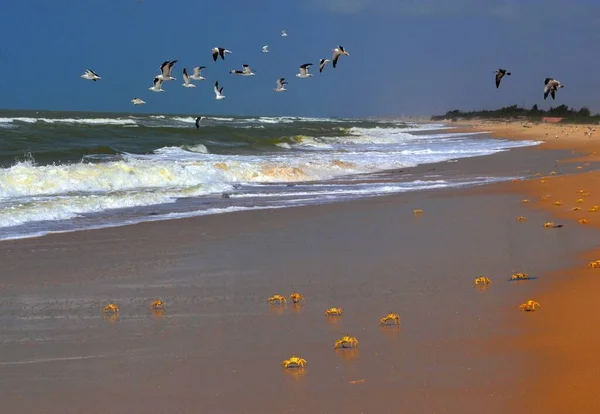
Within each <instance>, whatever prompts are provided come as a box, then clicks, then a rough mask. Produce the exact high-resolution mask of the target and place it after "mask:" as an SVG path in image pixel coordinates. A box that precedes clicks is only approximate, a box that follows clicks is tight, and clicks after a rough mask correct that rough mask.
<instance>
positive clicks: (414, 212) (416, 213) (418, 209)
mask: <svg viewBox="0 0 600 414" xmlns="http://www.w3.org/2000/svg"><path fill="white" fill-rule="evenodd" d="M413 214H414V215H417V216H418V215H421V214H423V210H422V209H420V208H415V209H414V210H413Z"/></svg>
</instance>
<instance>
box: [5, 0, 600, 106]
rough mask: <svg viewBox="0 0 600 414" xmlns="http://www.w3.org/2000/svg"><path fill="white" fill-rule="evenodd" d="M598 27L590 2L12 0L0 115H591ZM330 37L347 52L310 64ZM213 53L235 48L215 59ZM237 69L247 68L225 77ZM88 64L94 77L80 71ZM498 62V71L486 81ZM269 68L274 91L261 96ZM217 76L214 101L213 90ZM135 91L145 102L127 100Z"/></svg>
mask: <svg viewBox="0 0 600 414" xmlns="http://www.w3.org/2000/svg"><path fill="white" fill-rule="evenodd" d="M598 27H600V1H598V0H570V1H566V0H521V1H519V0H452V1H448V0H304V1H292V0H277V1H276V0H269V1H267V0H252V1H247V0H244V1H242V0H219V1H210V0H209V1H198V0H170V1H165V0H141V1H136V0H77V1H74V0H53V1H49V0H19V1H10V2H7V4H5V5H4V6H3V13H2V14H1V15H0V35H2V38H3V39H5V41H4V42H2V44H1V45H0V59H1V61H2V63H3V64H2V65H1V66H0V74H1V78H2V81H0V108H5V109H43V110H82V111H106V112H149V113H181V114H200V115H201V114H209V115H210V114H213V115H226V114H228V115H273V116H280V115H289V116H319V117H329V116H342V117H367V116H401V115H404V116H428V115H431V114H438V113H444V112H446V111H448V110H452V109H462V110H473V109H483V108H485V109H493V108H498V107H501V106H505V105H512V104H518V105H525V106H527V107H531V106H532V105H533V104H538V106H539V107H540V108H548V107H550V106H558V105H561V104H566V105H568V106H570V107H577V108H579V107H581V106H587V107H589V108H590V109H591V110H592V111H593V112H600V76H598V73H599V72H600V53H599V52H600V30H598ZM282 29H286V30H287V32H288V34H289V36H288V37H281V35H280V32H281V30H282ZM265 44H268V45H269V49H270V52H269V53H268V54H263V53H261V47H262V46H263V45H265ZM338 44H340V45H342V46H344V47H345V48H346V50H347V51H348V52H349V53H350V56H343V57H341V58H340V61H339V64H338V67H337V68H336V69H333V67H332V66H328V67H327V68H326V69H325V71H324V72H323V73H322V74H320V73H318V63H319V59H320V58H331V50H332V49H333V48H334V47H336V46H337V45H338ZM214 46H220V47H224V48H227V49H229V50H231V51H232V52H233V53H232V54H231V55H228V56H226V59H225V61H222V60H219V61H218V62H216V63H215V62H213V61H212V58H211V48H212V47H214ZM175 59H177V60H178V62H177V64H176V65H175V66H174V69H173V76H174V77H175V78H177V80H176V81H169V82H165V83H164V85H163V89H164V90H165V92H164V93H154V92H151V91H149V90H148V88H149V87H150V86H152V79H153V78H154V76H155V75H157V74H158V73H159V66H160V64H161V63H162V62H163V61H165V60H175ZM304 63H313V64H314V65H315V66H314V68H313V70H312V73H313V74H314V76H313V77H312V78H310V79H298V78H296V77H295V74H296V73H298V67H299V66H300V65H301V64H304ZM242 64H249V65H250V66H251V67H252V68H253V69H254V70H255V71H256V76H254V77H237V76H234V75H231V74H229V71H230V70H231V69H241V65H242ZM194 66H207V68H206V69H205V70H204V71H203V75H204V76H205V77H206V80H205V81H201V82H196V84H197V88H195V89H187V88H183V87H182V86H181V84H182V83H183V82H182V73H181V72H182V70H183V68H184V67H186V68H187V69H188V71H189V72H191V70H192V68H193V67H194ZM86 68H90V69H92V70H94V71H95V72H97V73H98V74H99V75H100V76H102V80H100V81H98V82H91V81H86V80H84V79H81V78H80V75H81V74H82V73H83V72H84V71H85V69H86ZM498 68H505V69H507V70H509V71H510V72H511V73H512V75H511V76H510V77H505V78H504V80H503V83H502V85H501V87H500V88H499V89H496V88H495V85H494V71H495V70H496V69H498ZM279 77H285V78H286V79H287V80H288V81H289V85H287V89H288V91H287V92H284V93H274V92H273V88H274V87H275V82H276V80H277V79H278V78H279ZM547 77H552V78H555V79H558V80H560V81H561V82H562V83H563V84H564V85H565V87H564V88H563V89H561V90H559V91H558V94H557V99H556V100H555V101H544V99H543V88H544V84H543V82H544V79H545V78H547ZM215 80H218V81H219V83H220V84H221V86H223V87H224V91H223V92H224V94H225V95H226V97H227V98H226V99H225V100H222V101H216V100H215V99H214V94H213V91H212V88H213V84H214V81H215ZM133 97H139V98H141V99H143V100H144V101H146V102H147V104H146V105H144V106H136V107H133V106H132V104H131V102H130V101H131V99H132V98H133Z"/></svg>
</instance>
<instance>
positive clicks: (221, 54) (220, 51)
mask: <svg viewBox="0 0 600 414" xmlns="http://www.w3.org/2000/svg"><path fill="white" fill-rule="evenodd" d="M219 55H220V56H221V59H223V60H225V49H223V48H222V47H220V48H219Z"/></svg>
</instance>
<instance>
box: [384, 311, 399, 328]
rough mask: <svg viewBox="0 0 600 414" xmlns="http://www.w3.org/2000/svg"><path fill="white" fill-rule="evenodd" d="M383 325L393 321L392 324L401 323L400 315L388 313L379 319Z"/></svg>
mask: <svg viewBox="0 0 600 414" xmlns="http://www.w3.org/2000/svg"><path fill="white" fill-rule="evenodd" d="M379 322H380V323H381V324H382V325H389V323H388V322H392V323H391V324H392V325H400V315H398V314H397V313H391V312H390V313H388V314H387V315H385V316H384V317H383V318H381V319H380V320H379Z"/></svg>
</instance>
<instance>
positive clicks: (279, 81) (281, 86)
mask: <svg viewBox="0 0 600 414" xmlns="http://www.w3.org/2000/svg"><path fill="white" fill-rule="evenodd" d="M281 88H283V78H281V79H277V89H281Z"/></svg>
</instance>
